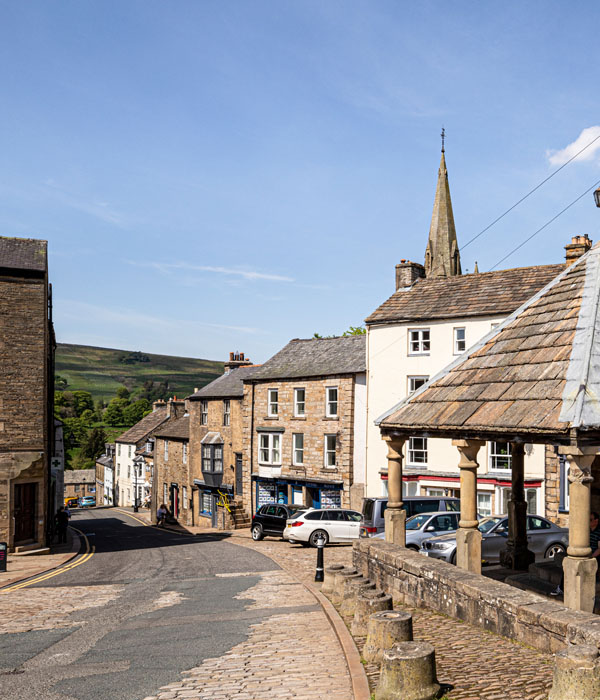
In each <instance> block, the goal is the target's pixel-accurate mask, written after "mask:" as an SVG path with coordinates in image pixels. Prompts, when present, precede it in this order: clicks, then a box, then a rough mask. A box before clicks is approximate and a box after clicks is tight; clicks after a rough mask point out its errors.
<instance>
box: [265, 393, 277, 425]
mask: <svg viewBox="0 0 600 700" xmlns="http://www.w3.org/2000/svg"><path fill="white" fill-rule="evenodd" d="M273 395H274V396H275V400H273V398H272V397H273ZM267 416H268V417H269V418H279V389H275V388H273V389H267Z"/></svg>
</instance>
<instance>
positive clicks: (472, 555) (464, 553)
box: [456, 527, 481, 574]
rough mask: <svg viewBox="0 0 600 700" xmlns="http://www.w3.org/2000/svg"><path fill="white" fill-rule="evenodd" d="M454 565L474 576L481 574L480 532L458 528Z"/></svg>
mask: <svg viewBox="0 0 600 700" xmlns="http://www.w3.org/2000/svg"><path fill="white" fill-rule="evenodd" d="M456 565H457V566H458V567H459V568H461V569H466V571H472V572H473V573H474V574H480V573H481V532H480V531H479V530H477V529H471V528H468V529H465V528H462V527H459V528H458V530H457V531H456Z"/></svg>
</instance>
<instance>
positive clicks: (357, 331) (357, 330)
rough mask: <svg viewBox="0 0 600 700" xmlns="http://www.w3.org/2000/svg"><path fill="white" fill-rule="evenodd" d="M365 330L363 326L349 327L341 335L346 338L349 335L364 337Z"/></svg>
mask: <svg viewBox="0 0 600 700" xmlns="http://www.w3.org/2000/svg"><path fill="white" fill-rule="evenodd" d="M366 332H367V329H366V328H365V327H364V326H350V327H349V328H348V330H347V331H344V332H343V333H342V335H343V336H344V337H347V336H349V335H365V333H366Z"/></svg>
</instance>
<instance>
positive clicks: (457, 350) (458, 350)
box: [454, 326, 467, 355]
mask: <svg viewBox="0 0 600 700" xmlns="http://www.w3.org/2000/svg"><path fill="white" fill-rule="evenodd" d="M461 332H462V338H461V337H460V335H461ZM466 349H467V329H466V328H465V326H457V327H456V328H454V354H455V355H462V354H463V352H464V351H465V350H466Z"/></svg>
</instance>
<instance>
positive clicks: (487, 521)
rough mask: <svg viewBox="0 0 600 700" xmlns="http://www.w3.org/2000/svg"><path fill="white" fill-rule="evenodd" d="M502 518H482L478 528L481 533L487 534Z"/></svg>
mask: <svg viewBox="0 0 600 700" xmlns="http://www.w3.org/2000/svg"><path fill="white" fill-rule="evenodd" d="M500 520H502V518H484V519H483V520H480V521H479V525H478V528H479V529H480V530H481V532H489V531H490V530H491V529H492V528H493V527H494V525H496V523H498V522H500Z"/></svg>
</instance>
